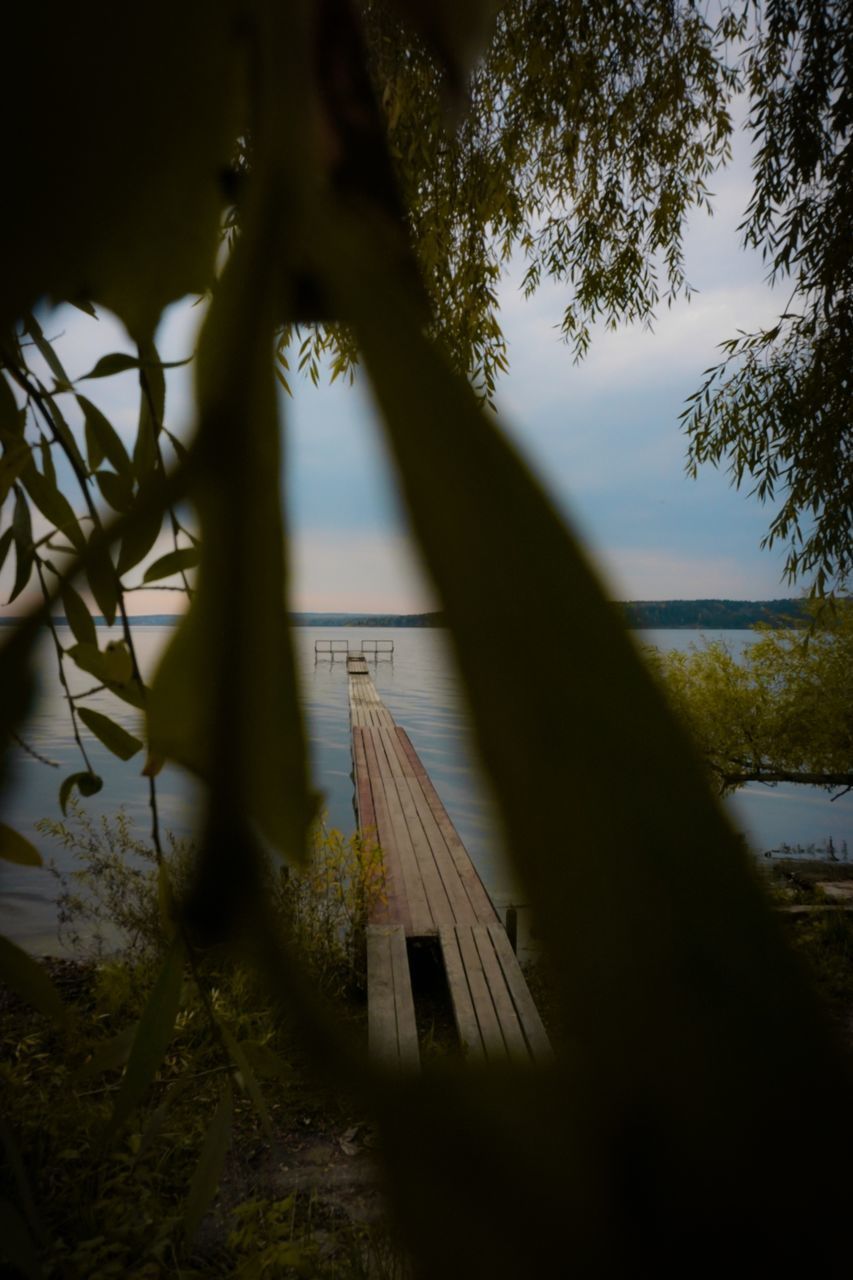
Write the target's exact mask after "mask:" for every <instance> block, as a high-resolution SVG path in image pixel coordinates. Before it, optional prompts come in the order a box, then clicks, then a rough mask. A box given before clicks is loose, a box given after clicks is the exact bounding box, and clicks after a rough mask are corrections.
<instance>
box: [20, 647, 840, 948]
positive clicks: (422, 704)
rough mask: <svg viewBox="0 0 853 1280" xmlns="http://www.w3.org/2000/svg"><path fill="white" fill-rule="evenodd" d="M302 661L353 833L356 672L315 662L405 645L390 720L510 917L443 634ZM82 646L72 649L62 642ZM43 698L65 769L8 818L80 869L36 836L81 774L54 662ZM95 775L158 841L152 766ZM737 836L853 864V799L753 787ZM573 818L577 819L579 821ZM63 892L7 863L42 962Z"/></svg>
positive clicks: (51, 742)
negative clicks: (829, 846)
mask: <svg viewBox="0 0 853 1280" xmlns="http://www.w3.org/2000/svg"><path fill="white" fill-rule="evenodd" d="M170 631H171V628H169V627H164V626H151V625H139V626H137V627H135V628H134V634H135V637H136V643H137V647H138V652H139V656H140V662H141V665H142V668H143V674H144V675H146V676H147V675H150V674H151V671H152V670H153V668H154V666H155V664H156V661H157V657H158V655H159V653H160V652H161V650H162V648H163V645H164V644H165V642H166V640H167V639H168V636H169V634H170ZM294 634H295V638H296V647H297V653H298V657H299V662H300V667H301V674H302V686H303V692H304V703H305V711H306V718H307V723H308V735H309V740H310V749H311V764H312V771H313V775H314V782H315V785H316V786H317V787H318V788H319V789H320V790H321V791H322V792H323V793H324V795H325V802H326V809H327V814H328V822H329V824H330V825H331V826H334V827H338V828H340V829H341V830H343V831H344V832H349V831H351V830H352V829H353V827H354V812H353V789H352V778H351V772H350V771H351V759H350V738H349V711H348V703H347V680H346V667H345V663H344V662H343V661H342V660H340V659H338V660H337V661H335V662H329V661H328V660H327V659H321V660H319V661H315V654H314V642H315V640H317V639H321V638H324V639H334V640H347V639H348V640H349V641H350V643H351V644H353V643H354V644H355V645H356V646H357V645H359V644H360V643H361V641H362V640H363V639H366V638H376V639H391V640H393V641H394V657H393V661H387V660H380V661H378V662H377V663H376V664H375V666H374V665H373V664H371V671H372V673H373V677H374V680H375V682H376V686H377V688H378V690H379V693H380V695H381V697H382V698H383V699H384V701H385V703H386V705H387V706H388V708H389V710H390V711H391V713H392V714H393V716H394V718H395V719H396V720H397V721H398V723H399V724H401V725H403V727H404V728H405V729H406V730H407V732H408V733H409V735H410V737H411V739H412V741H413V742H414V744H415V748H416V750H417V751H418V753H419V755H420V756H421V759H422V760H423V762H424V765H425V766H426V768H427V770H428V772H429V774H430V776H431V777H432V779H433V781H434V783H435V785H436V788H437V790H438V792H439V794H440V795H441V798H442V800H443V801H444V803H445V805H446V807H447V809H448V811H449V813H450V815H451V817H452V819H453V821H454V823H455V824H456V826H457V828H458V830H459V833H460V835H461V836H462V839H463V840H464V842H465V844H466V846H467V848H468V850H469V852H470V854H471V857H472V859H473V860H474V862H475V864H476V866H477V868H478V870H479V871H480V874H481V875H482V877H483V880H484V882H485V884H486V887H487V888H488V890H489V892H490V893H491V895H492V897H493V899H494V900H495V902H496V904H497V906H498V908H499V909H500V910H501V911H503V908H504V907H505V906H506V905H508V904H509V903H510V902H512V901H514V900H515V901H517V890H516V887H515V885H514V884H513V881H512V876H511V874H510V872H509V869H508V868H507V865H506V862H505V860H504V857H503V855H502V851H501V842H500V836H499V833H498V831H497V828H496V825H495V822H494V820H493V817H492V812H491V806H490V804H489V801H488V796H487V788H486V786H485V783H484V780H483V778H482V776H481V774H480V773H479V770H478V768H477V765H476V761H475V759H474V755H473V751H472V748H471V742H470V738H469V733H468V727H467V722H466V716H465V712H464V708H463V704H462V701H461V697H460V686H459V682H458V680H457V677H456V673H455V671H454V669H453V666H452V663H451V660H450V655H449V650H448V644H447V637H446V634H445V633H444V632H443V631H440V630H432V629H419V628H395V629H380V628H376V629H373V628H371V629H366V628H352V629H350V628H344V627H336V628H334V629H320V628H313V627H305V628H298V629H296V631H295V632H294ZM635 635H636V636H637V638H639V639H640V640H641V642H642V643H646V644H655V645H657V646H658V647H659V648H665V649H668V648H686V647H687V646H689V645H690V644H691V643H697V642H698V641H699V640H700V634H699V633H697V632H694V631H642V632H636V633H635ZM707 637H708V639H723V640H725V642H726V643H727V644H729V645H730V646H731V647H732V649H733V650H734V651H735V652H737V651H739V650H741V649H742V648H743V647H744V646H745V645H747V644H748V643H749V642H750V641H751V640H752V639H754V634H753V633H752V632H749V631H725V632H708V633H707ZM62 638H63V641H65V640H66V639H67V640H68V642H69V643H70V635H69V636H68V637H62ZM41 669H42V671H43V673H44V674H43V688H42V690H41V695H40V699H39V702H38V705H37V708H36V711H35V713H34V715H33V717H32V719H31V721H30V724H29V726H28V728H27V731H26V739H27V741H28V742H29V743H30V745H31V746H32V747H34V748H35V749H36V750H37V751H38V752H39V753H40V754H42V755H43V756H46V757H47V758H49V759H50V760H53V761H55V762H56V763H57V764H58V766H59V767H58V768H50V767H47V766H45V765H44V764H40V763H38V762H37V761H36V760H34V759H33V758H32V757H31V756H28V755H26V754H25V753H24V752H23V751H18V752H17V753H16V758H15V761H14V766H13V773H12V778H11V781H10V785H9V787H8V788H7V792H6V796H5V801H4V804H3V820H4V821H5V822H7V823H9V825H11V826H13V827H15V828H16V829H17V830H19V831H21V832H22V833H23V834H25V835H27V836H28V837H29V838H30V839H32V840H33V842H34V843H35V844H36V845H37V847H38V848H39V849H40V850H41V851H42V853H43V854H44V856H45V857H46V858H48V857H49V858H53V859H54V860H55V862H56V864H57V865H58V866H59V867H62V868H65V869H68V866H69V859H68V855H67V854H64V851H63V850H62V849H61V848H59V847H58V846H57V845H56V844H55V843H54V842H52V841H51V840H50V839H49V838H46V837H43V836H41V835H40V834H39V833H37V832H36V831H35V829H34V826H35V823H36V821H37V820H38V819H39V818H43V817H49V818H53V819H59V818H60V817H61V813H60V809H59V802H58V799H57V792H58V788H59V783H60V782H61V780H62V778H63V777H64V776H65V775H66V774H67V773H70V772H74V771H77V770H79V769H80V768H82V767H83V766H82V764H81V763H80V758H79V753H78V751H77V747H76V744H75V742H74V739H73V736H72V734H71V729H70V726H69V722H68V716H67V711H66V710H65V704H64V701H63V695H62V690H61V687H60V685H59V681H58V678H57V674H56V663H55V659H54V657H53V654H52V652H51V648H50V646H49V645H48V644H46V645H45V648H44V656H43V661H42V663H41ZM68 674H69V678H70V679H71V680H72V691H73V692H77V691H78V690H79V691H82V690H83V689H86V688H89V687H91V686H92V684H93V683H94V682H93V681H92V680H91V678H90V677H87V676H85V675H83V674H82V673H78V672H77V671H76V669H75V668H74V667H73V666H72V665H71V664H69V673H68ZM89 705H91V706H92V707H93V708H95V709H96V710H101V711H103V712H104V713H106V714H109V715H111V716H113V718H115V719H117V720H119V721H120V722H121V723H123V724H124V725H125V726H126V727H127V728H128V729H129V730H131V731H132V732H133V731H135V732H139V717H138V713H137V712H135V711H133V709H132V708H130V707H127V706H125V705H124V704H123V703H119V702H118V701H117V700H116V699H114V698H112V697H111V696H110V695H109V694H104V693H102V694H98V695H95V697H93V698H92V699H91V700H90V703H89ZM87 747H88V748H89V750H90V756H91V759H92V765H93V767H94V769H95V770H96V772H98V773H99V774H100V775H101V776H102V777H103V778H104V784H105V785H104V789H103V791H102V792H100V793H99V794H98V795H97V796H93V797H92V798H91V799H89V800H87V801H86V802H85V804H86V809H87V811H88V812H89V813H90V814H91V815H93V816H95V817H97V816H98V815H100V814H102V813H104V814H109V813H112V812H114V811H115V809H116V808H117V807H118V806H119V805H123V806H124V808H125V810H126V811H127V813H128V814H129V815H130V817H131V818H132V820H133V822H134V825H135V829H136V831H137V833H138V834H139V835H140V836H141V837H144V835H145V833H146V832H147V830H148V822H149V810H148V788H147V782H146V781H145V780H144V779H142V778H141V777H140V776H139V769H140V767H141V766H140V758H141V757H137V758H136V759H135V760H131V761H129V762H128V763H126V764H123V763H122V762H121V761H119V760H116V759H115V757H113V756H111V755H110V754H109V752H108V751H107V750H106V749H105V748H104V747H102V746H101V745H100V743H98V742H97V741H91V745H89V742H88V741H87ZM157 786H158V795H159V806H160V814H161V824H162V826H163V827H164V828H165V829H167V830H171V831H173V832H175V833H176V834H178V835H188V834H191V832H192V830H193V825H194V816H195V813H196V812H197V810H198V807H199V806H198V799H199V797H198V792H197V790H196V788H195V786H194V784H193V783H192V781H191V779H189V778H188V777H187V776H186V775H185V774H183V773H182V772H181V771H180V770H178V769H173V768H167V769H165V770H164V771H163V773H162V774H161V775H160V777H159V778H158V780H157ZM728 803H729V806H730V809H731V812H732V814H733V817H734V820H735V823H736V825H737V826H738V827H739V828H740V829H741V830H743V831H745V833H746V834H747V836H748V838H749V840H750V842H751V844H752V846H753V848H754V849H755V850H756V852H759V853H760V852H763V851H765V850H770V849H778V848H779V847H780V846H781V845H782V844H783V843H787V844H788V845H801V846H803V847H807V846H809V845H818V844H819V845H822V844H824V843H825V842H826V841H827V839H829V838H830V837H831V838H832V840H833V843H834V844H835V847H836V848H837V849H838V850H839V851H841V850H842V848H843V845H844V842H845V841H846V842H847V844H848V847H849V848H850V849H851V850H853V793H851V794H849V795H847V796H844V797H842V798H841V799H839V800H837V801H835V802H831V800H830V797H829V795H828V794H827V793H826V792H823V791H818V790H816V789H814V788H810V787H796V786H783V785H780V786H777V787H772V788H770V787H761V786H755V785H753V786H749V787H745V788H744V789H743V790H742V791H740V792H738V793H737V795H735V796H734V797H732V798H731V800H730V801H729V802H728ZM567 818H570V815H567ZM54 892H55V890H54V881H53V879H52V877H51V876H50V875H49V873H48V872H47V871H46V870H44V869H42V868H28V867H17V866H13V865H12V864H11V863H7V862H3V861H0V933H4V934H6V936H8V937H11V938H14V939H15V940H16V941H18V942H19V943H20V944H21V945H25V946H27V947H29V948H30V949H31V950H33V951H35V952H42V953H49V952H56V951H57V950H59V945H58V942H57V937H56V923H55V908H54V903H53V894H54Z"/></svg>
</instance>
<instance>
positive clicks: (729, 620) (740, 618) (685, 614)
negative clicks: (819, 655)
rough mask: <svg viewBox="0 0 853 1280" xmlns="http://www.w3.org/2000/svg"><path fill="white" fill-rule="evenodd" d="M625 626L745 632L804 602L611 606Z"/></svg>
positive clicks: (338, 619)
mask: <svg viewBox="0 0 853 1280" xmlns="http://www.w3.org/2000/svg"><path fill="white" fill-rule="evenodd" d="M616 607H617V608H618V609H621V610H622V611H623V613H624V615H625V619H626V621H627V623H628V626H629V627H633V628H635V629H637V630H649V629H657V628H660V629H661V630H680V629H682V628H683V629H685V630H688V629H693V628H699V627H706V628H708V629H713V630H721V631H722V630H748V629H749V628H750V627H754V626H756V625H757V624H758V623H765V624H766V625H768V626H771V627H774V626H776V627H790V626H796V625H798V624H801V623H802V622H803V620H804V619H805V617H806V611H805V601H804V600H801V599H798V600H627V601H625V600H623V601H618V602H616ZM293 622H294V625H295V626H297V627H339V626H340V627H443V626H445V625H446V623H445V619H444V614H443V613H407V614H394V613H375V614H347V613H297V614H294V616H293Z"/></svg>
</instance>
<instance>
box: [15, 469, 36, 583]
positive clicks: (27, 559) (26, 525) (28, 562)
mask: <svg viewBox="0 0 853 1280" xmlns="http://www.w3.org/2000/svg"><path fill="white" fill-rule="evenodd" d="M12 538H13V540H14V543H15V582H14V584H13V586H12V594H11V595H10V596H9V604H11V603H12V601H13V600H17V598H18V596H19V595H20V594H21V592H22V591H23V589H24V587H25V586H26V585H27V583H28V582H29V580H30V575H31V574H32V571H33V563H34V557H33V526H32V520H31V519H30V508H29V504H28V502H27V500H26V498H25V497H24V495H23V493H21V491H20V489H18V490H17V491H16V493H15V509H14V511H13V513H12Z"/></svg>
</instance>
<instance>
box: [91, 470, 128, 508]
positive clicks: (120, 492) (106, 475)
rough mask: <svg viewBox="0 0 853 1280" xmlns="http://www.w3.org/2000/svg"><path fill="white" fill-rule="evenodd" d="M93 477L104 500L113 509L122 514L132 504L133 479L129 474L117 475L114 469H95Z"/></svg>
mask: <svg viewBox="0 0 853 1280" xmlns="http://www.w3.org/2000/svg"><path fill="white" fill-rule="evenodd" d="M95 479H96V480H97V482H98V488H99V489H100V491H101V493H102V494H103V497H104V500H105V501H106V502H108V503H109V504H110V506H111V507H112V509H113V511H118V512H119V514H124V513H125V512H127V511H129V510H130V508H131V507H132V506H133V481H132V480H131V478H130V476H129V475H117V474H116V473H115V472H114V471H96V472H95Z"/></svg>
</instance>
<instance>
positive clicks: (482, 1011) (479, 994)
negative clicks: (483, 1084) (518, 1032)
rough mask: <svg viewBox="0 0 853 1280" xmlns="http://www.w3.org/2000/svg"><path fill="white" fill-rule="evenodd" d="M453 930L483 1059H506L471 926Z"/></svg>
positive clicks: (455, 926) (463, 925) (502, 1039)
mask: <svg viewBox="0 0 853 1280" xmlns="http://www.w3.org/2000/svg"><path fill="white" fill-rule="evenodd" d="M454 929H455V931H456V939H457V942H458V943H459V954H460V956H461V957H462V965H463V968H464V970H465V977H466V979H467V981H468V990H469V991H470V993H471V1001H472V1003H473V1005H474V1013H475V1014H476V1017H477V1025H478V1026H479V1028H480V1038H481V1040H482V1041H483V1048H484V1049H485V1051H486V1058H487V1059H488V1061H489V1062H499V1061H501V1060H505V1059H506V1056H507V1049H506V1044H505V1043H504V1038H503V1034H502V1033H501V1027H500V1022H499V1021H498V1015H497V1013H496V1012H495V1006H494V1004H493V1002H492V996H491V992H490V991H489V984H488V982H487V980H486V975H485V973H484V972H483V965H482V961H481V960H480V954H479V952H478V950H477V944H476V943H475V941H474V935H473V931H472V926H471V925H466V924H457V925H454Z"/></svg>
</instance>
